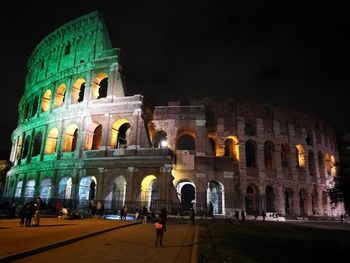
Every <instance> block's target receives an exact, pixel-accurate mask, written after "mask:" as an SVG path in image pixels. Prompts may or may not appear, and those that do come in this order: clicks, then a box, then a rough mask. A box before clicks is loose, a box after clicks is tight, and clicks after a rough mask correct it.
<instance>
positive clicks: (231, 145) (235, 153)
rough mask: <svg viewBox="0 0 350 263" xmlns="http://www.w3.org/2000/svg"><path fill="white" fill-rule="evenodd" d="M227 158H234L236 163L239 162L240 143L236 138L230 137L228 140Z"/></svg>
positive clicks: (226, 142)
mask: <svg viewBox="0 0 350 263" xmlns="http://www.w3.org/2000/svg"><path fill="white" fill-rule="evenodd" d="M225 156H232V157H233V160H234V161H236V162H238V161H239V142H238V139H237V137H236V136H229V137H227V138H226V140H225Z"/></svg>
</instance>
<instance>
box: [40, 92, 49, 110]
mask: <svg viewBox="0 0 350 263" xmlns="http://www.w3.org/2000/svg"><path fill="white" fill-rule="evenodd" d="M50 103H51V90H50V89H48V90H46V91H45V93H44V95H43V98H42V100H41V112H46V111H48V110H49V109H50Z"/></svg>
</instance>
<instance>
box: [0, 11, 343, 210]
mask: <svg viewBox="0 0 350 263" xmlns="http://www.w3.org/2000/svg"><path fill="white" fill-rule="evenodd" d="M119 68H120V64H119V49H115V48H112V45H111V41H110V39H109V36H108V33H107V29H106V26H105V23H104V21H103V19H102V17H101V15H100V14H99V13H98V12H93V13H90V14H87V15H85V16H83V17H80V18H77V19H75V20H73V21H71V22H69V23H67V24H65V25H63V26H61V27H59V28H58V29H57V30H55V31H54V32H53V33H51V34H50V35H48V36H47V37H46V38H45V39H43V40H42V41H41V42H40V43H39V44H38V45H37V46H36V48H35V49H34V51H33V53H32V55H31V57H30V58H29V61H28V73H27V77H26V85H25V92H24V95H23V97H22V98H21V101H20V103H19V119H18V127H17V128H16V129H15V130H14V132H13V135H12V141H13V147H12V151H11V161H12V162H13V164H14V165H13V167H12V169H11V170H10V171H9V172H8V174H7V178H6V185H5V191H4V197H5V198H9V199H15V200H16V201H17V202H24V201H25V200H28V199H32V198H35V197H37V196H40V197H41V198H42V199H44V200H45V201H46V202H47V203H48V204H49V205H51V206H52V205H53V204H54V203H55V202H56V200H58V199H59V200H61V201H62V202H63V203H64V205H65V206H68V207H70V208H74V209H84V208H85V207H87V205H88V203H90V202H92V203H97V201H100V202H103V203H104V206H105V209H107V210H111V211H115V210H116V209H118V208H120V207H122V206H127V207H129V209H136V208H142V207H143V206H145V207H147V208H148V209H149V210H152V211H154V212H158V211H159V209H160V208H161V207H163V206H166V207H167V208H168V210H169V211H170V213H180V212H182V211H186V210H188V209H190V208H191V207H192V206H193V207H194V208H195V209H196V211H197V214H199V215H201V214H203V215H204V214H206V213H207V212H208V211H207V210H208V204H209V202H211V203H212V204H213V210H214V211H213V212H214V214H216V215H231V214H232V213H233V212H234V211H235V210H239V211H241V210H245V211H246V212H247V214H253V213H254V211H256V210H258V211H262V210H265V211H267V212H278V213H280V214H282V215H285V216H288V215H290V216H311V215H317V216H324V215H328V216H337V215H339V214H340V213H342V212H343V211H344V210H343V206H342V205H340V206H338V207H332V206H331V205H330V202H329V198H328V196H327V189H328V188H329V187H331V186H332V181H333V178H334V176H336V167H335V163H336V160H337V148H336V141H335V135H334V132H333V130H332V129H331V127H329V126H328V125H326V124H325V123H322V122H321V121H319V120H316V119H313V118H311V117H310V116H307V115H305V114H302V113H298V112H294V111H290V110H287V109H283V108H280V107H274V106H271V105H267V104H261V103H255V102H250V101H241V100H234V99H232V100H225V101H217V100H214V99H210V98H202V99H193V100H192V101H191V103H190V104H189V105H187V106H184V105H181V103H180V102H169V103H168V105H167V106H155V105H153V104H152V103H151V101H149V100H147V99H146V97H145V96H143V95H127V94H125V92H124V88H123V81H122V76H121V74H120V71H119Z"/></svg>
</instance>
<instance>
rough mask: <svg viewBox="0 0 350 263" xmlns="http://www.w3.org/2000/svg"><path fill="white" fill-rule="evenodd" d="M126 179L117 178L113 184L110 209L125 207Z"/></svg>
mask: <svg viewBox="0 0 350 263" xmlns="http://www.w3.org/2000/svg"><path fill="white" fill-rule="evenodd" d="M125 194H126V179H125V177H124V176H118V177H117V178H116V179H115V180H114V182H113V194H112V203H113V205H112V209H120V208H122V207H123V206H124V205H125Z"/></svg>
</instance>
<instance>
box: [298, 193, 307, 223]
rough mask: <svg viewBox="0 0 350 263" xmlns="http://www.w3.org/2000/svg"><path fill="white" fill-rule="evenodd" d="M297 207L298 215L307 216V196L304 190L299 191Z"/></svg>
mask: <svg viewBox="0 0 350 263" xmlns="http://www.w3.org/2000/svg"><path fill="white" fill-rule="evenodd" d="M299 207H300V215H301V216H302V217H304V216H306V215H307V194H306V191H305V190H304V189H302V188H301V189H300V190H299Z"/></svg>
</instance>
